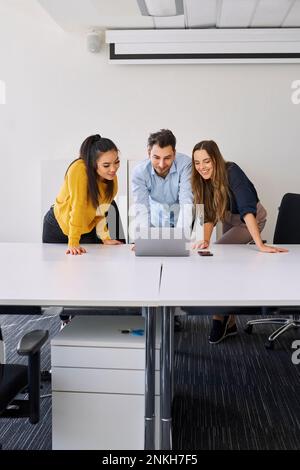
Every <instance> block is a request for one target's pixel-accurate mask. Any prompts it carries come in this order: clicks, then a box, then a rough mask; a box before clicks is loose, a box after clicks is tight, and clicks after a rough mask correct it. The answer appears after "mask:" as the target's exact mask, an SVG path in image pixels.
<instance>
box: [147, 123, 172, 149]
mask: <svg viewBox="0 0 300 470" xmlns="http://www.w3.org/2000/svg"><path fill="white" fill-rule="evenodd" d="M153 145H159V146H160V148H162V149H163V148H165V147H168V145H171V147H172V149H173V150H174V152H175V147H176V137H175V135H174V134H173V132H172V131H170V130H169V129H160V131H158V132H154V133H153V134H150V136H149V138H148V147H149V148H150V149H151V148H152V147H153Z"/></svg>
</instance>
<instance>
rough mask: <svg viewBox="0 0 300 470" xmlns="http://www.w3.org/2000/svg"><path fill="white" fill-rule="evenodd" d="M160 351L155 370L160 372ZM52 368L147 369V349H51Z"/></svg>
mask: <svg viewBox="0 0 300 470" xmlns="http://www.w3.org/2000/svg"><path fill="white" fill-rule="evenodd" d="M159 351H160V350H159V349H156V351H155V354H156V355H155V369H156V370H159V365H160V364H159ZM51 365H52V367H56V366H59V367H88V368H93V367H95V368H99V369H139V370H144V369H145V349H144V348H143V349H129V348H128V349H125V348H97V347H78V346H57V345H52V347H51Z"/></svg>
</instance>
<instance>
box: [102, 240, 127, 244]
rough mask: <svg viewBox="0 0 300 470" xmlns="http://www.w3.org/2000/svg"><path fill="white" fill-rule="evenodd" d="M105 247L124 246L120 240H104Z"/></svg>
mask: <svg viewBox="0 0 300 470" xmlns="http://www.w3.org/2000/svg"><path fill="white" fill-rule="evenodd" d="M102 241H103V245H123V243H122V242H120V241H119V240H102Z"/></svg>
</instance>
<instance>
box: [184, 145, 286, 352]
mask: <svg viewBox="0 0 300 470" xmlns="http://www.w3.org/2000/svg"><path fill="white" fill-rule="evenodd" d="M192 159H193V166H192V190H193V194H194V203H195V204H204V240H200V241H198V242H197V243H196V244H195V245H194V248H198V249H199V248H200V249H205V248H208V247H209V244H210V238H211V234H212V231H213V228H214V226H215V225H216V223H217V222H218V221H222V224H223V235H222V237H221V238H220V239H219V240H218V241H217V243H219V244H234V243H237V244H238V243H239V244H240V243H249V242H250V241H251V240H254V242H255V244H256V246H257V248H258V249H259V250H260V251H262V252H265V253H279V252H284V251H287V250H285V249H283V248H278V247H275V246H269V245H266V244H265V243H264V242H263V241H262V238H261V231H262V230H263V228H264V226H265V224H266V218H267V212H266V210H265V208H264V207H263V206H262V204H261V203H260V201H259V198H258V195H257V192H256V189H255V187H254V185H253V183H252V182H251V181H250V180H249V178H248V177H247V176H246V175H245V173H244V172H243V170H242V169H241V168H240V167H239V166H238V165H237V164H236V163H233V162H226V161H225V160H224V158H223V156H222V154H221V152H220V150H219V147H218V145H217V144H216V142H214V141H213V140H203V141H202V142H199V143H198V144H196V145H195V147H194V149H193V156H192ZM235 334H237V327H236V323H235V317H234V315H226V316H221V315H214V316H213V324H212V329H211V332H210V336H209V342H210V343H212V344H217V343H219V342H220V341H222V340H223V339H224V338H226V337H227V336H233V335H235Z"/></svg>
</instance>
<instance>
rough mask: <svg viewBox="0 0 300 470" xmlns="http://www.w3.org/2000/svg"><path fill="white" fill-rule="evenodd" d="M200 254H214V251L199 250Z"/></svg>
mask: <svg viewBox="0 0 300 470" xmlns="http://www.w3.org/2000/svg"><path fill="white" fill-rule="evenodd" d="M198 255H199V256H213V253H212V252H211V251H208V250H199V251H198Z"/></svg>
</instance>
